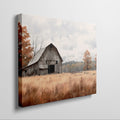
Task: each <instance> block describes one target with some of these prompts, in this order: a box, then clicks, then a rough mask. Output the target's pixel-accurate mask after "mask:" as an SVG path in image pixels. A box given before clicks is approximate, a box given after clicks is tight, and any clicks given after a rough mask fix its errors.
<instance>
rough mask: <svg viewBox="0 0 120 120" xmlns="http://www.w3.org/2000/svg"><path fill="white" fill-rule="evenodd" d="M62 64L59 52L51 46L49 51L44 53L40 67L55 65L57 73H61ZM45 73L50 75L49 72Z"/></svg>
mask: <svg viewBox="0 0 120 120" xmlns="http://www.w3.org/2000/svg"><path fill="white" fill-rule="evenodd" d="M56 61H57V63H56ZM61 63H62V62H61V59H60V56H59V55H58V52H57V51H56V49H55V47H53V46H52V48H50V46H49V47H48V48H47V50H46V51H45V52H44V54H43V56H42V57H41V59H40V61H39V66H40V65H47V66H48V65H55V73H61ZM45 73H48V70H47V72H45Z"/></svg>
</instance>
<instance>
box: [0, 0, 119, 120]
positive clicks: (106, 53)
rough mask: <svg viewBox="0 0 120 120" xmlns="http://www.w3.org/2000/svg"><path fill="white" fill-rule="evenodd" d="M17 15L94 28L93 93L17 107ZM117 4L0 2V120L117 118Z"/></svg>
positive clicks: (44, 0) (108, 0) (36, 0)
mask: <svg viewBox="0 0 120 120" xmlns="http://www.w3.org/2000/svg"><path fill="white" fill-rule="evenodd" d="M19 13H25V14H30V15H40V16H45V17H54V18H62V19H65V20H73V21H80V22H89V23H96V24H97V35H96V38H97V48H98V70H97V94H96V95H92V96H87V97H79V98H74V99H70V100H64V101H59V102H52V103H47V104H43V105H36V106H32V107H26V108H16V100H17V99H16V88H17V86H16V82H15V81H16V79H17V78H16V74H17V71H16V60H17V59H16V57H17V56H16V54H15V52H16V47H15V46H16V41H17V35H15V34H16V33H17V32H16V30H17V28H16V25H17V22H16V19H15V16H16V15H17V14H19ZM119 61H120V1H119V0H118V1H117V0H103V1H102V0H99V1H97V0H0V78H1V79H0V118H1V119H3V118H9V119H10V118H11V119H17V118H19V119H22V118H28V119H32V118H36V119H38V118H39V119H40V118H41V119H43V118H51V119H53V118H54V119H55V118H59V119H60V118H68V119H71V118H79V119H80V118H81V119H82V118H87V119H89V118H91V119H93V118H99V119H100V118H120V114H119V112H120V62H119Z"/></svg>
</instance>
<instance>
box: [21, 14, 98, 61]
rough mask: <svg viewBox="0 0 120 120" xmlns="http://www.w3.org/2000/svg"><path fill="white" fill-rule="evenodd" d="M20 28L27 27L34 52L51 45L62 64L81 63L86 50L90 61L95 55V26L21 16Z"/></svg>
mask: <svg viewBox="0 0 120 120" xmlns="http://www.w3.org/2000/svg"><path fill="white" fill-rule="evenodd" d="M22 26H27V30H28V33H29V34H30V40H31V43H32V44H33V41H34V43H36V50H39V49H40V47H46V46H47V45H49V44H50V43H53V44H54V45H55V46H56V48H57V49H58V51H59V53H60V55H61V57H62V58H63V62H68V61H83V55H84V52H85V51H86V50H89V52H90V54H91V57H92V60H94V58H95V55H96V54H97V53H96V25H95V24H88V23H80V22H73V21H68V20H61V19H55V18H45V17H40V16H29V15H22ZM41 44H42V46H41Z"/></svg>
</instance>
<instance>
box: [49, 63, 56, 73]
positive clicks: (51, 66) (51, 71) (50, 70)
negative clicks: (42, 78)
mask: <svg viewBox="0 0 120 120" xmlns="http://www.w3.org/2000/svg"><path fill="white" fill-rule="evenodd" d="M54 72H55V66H54V65H48V74H50V73H54Z"/></svg>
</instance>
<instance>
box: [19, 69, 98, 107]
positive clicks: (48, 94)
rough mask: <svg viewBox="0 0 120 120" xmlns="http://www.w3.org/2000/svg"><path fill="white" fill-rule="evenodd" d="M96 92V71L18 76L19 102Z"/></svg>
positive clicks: (23, 103) (37, 102)
mask: <svg viewBox="0 0 120 120" xmlns="http://www.w3.org/2000/svg"><path fill="white" fill-rule="evenodd" d="M95 93H96V71H85V72H80V73H62V74H51V75H42V76H32V77H22V78H19V104H20V105H21V106H29V105H35V104H42V103H47V102H52V101H57V100H63V99H67V98H74V97H78V96H85V95H90V94H95Z"/></svg>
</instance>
